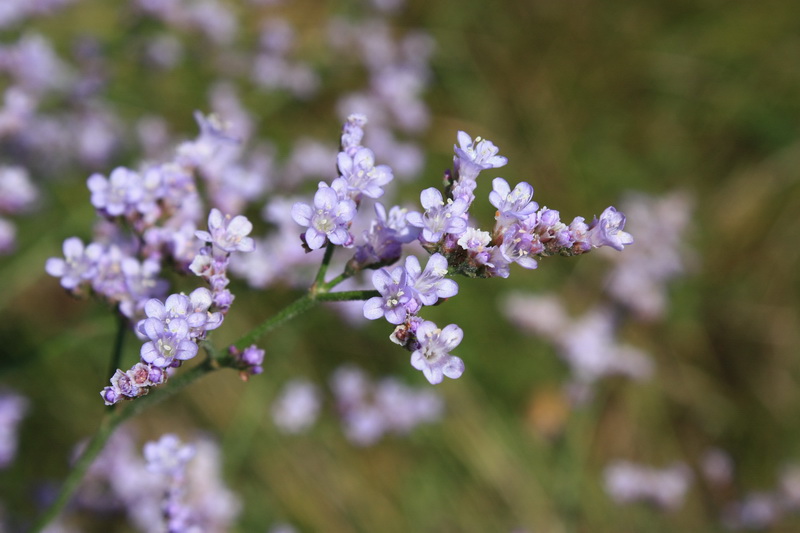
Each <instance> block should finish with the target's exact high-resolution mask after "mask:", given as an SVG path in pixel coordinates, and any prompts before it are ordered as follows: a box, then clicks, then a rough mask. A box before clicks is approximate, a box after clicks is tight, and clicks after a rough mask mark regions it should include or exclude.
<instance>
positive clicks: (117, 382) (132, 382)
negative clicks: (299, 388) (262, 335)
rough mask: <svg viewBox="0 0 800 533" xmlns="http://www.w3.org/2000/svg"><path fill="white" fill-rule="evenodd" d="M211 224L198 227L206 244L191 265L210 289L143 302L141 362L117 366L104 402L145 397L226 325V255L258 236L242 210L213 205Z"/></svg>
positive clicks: (250, 245) (228, 302)
mask: <svg viewBox="0 0 800 533" xmlns="http://www.w3.org/2000/svg"><path fill="white" fill-rule="evenodd" d="M208 228H209V231H197V232H196V235H197V238H199V239H200V240H203V241H205V242H206V243H207V244H206V245H205V246H204V247H203V248H202V249H201V250H200V253H198V255H197V256H196V257H195V260H194V261H193V262H192V264H191V267H190V268H191V270H192V271H193V272H195V274H197V275H198V276H200V277H203V278H204V279H206V280H207V281H208V282H209V284H210V285H211V290H209V289H206V288H198V289H195V290H194V291H193V292H192V293H191V294H190V295H189V296H186V295H184V294H172V295H170V296H169V297H168V298H167V299H166V300H165V301H164V302H163V303H162V302H161V301H160V300H158V299H155V298H152V299H150V300H148V301H147V302H146V303H145V304H144V312H145V315H146V316H147V318H144V319H142V320H140V321H139V322H138V324H137V326H136V332H137V333H138V334H139V335H141V337H142V338H144V339H147V340H146V342H145V343H144V344H143V345H142V348H141V353H140V356H141V361H140V362H139V363H137V364H136V365H134V366H133V367H132V368H131V369H130V370H128V371H127V372H123V371H122V370H117V371H116V373H115V374H114V376H113V377H112V378H111V385H110V386H107V387H105V388H104V389H103V390H102V391H101V393H100V394H101V396H102V397H103V400H104V401H105V403H106V405H111V404H114V403H117V402H118V401H120V400H122V399H125V398H136V397H138V396H142V395H144V394H147V392H148V391H149V390H150V388H151V387H153V386H156V385H160V384H162V383H164V382H165V381H166V380H167V377H168V374H167V370H168V369H171V368H176V367H178V366H180V365H181V364H182V363H183V361H186V360H188V359H192V358H193V357H195V356H196V355H197V351H198V346H197V342H198V341H200V340H203V339H205V337H206V334H207V332H208V331H211V330H214V329H217V328H218V327H219V326H220V325H221V324H222V321H223V318H224V315H225V314H226V313H227V312H228V310H229V309H230V306H231V303H232V302H233V298H234V296H233V294H232V293H231V292H230V290H228V288H227V286H228V284H229V283H230V280H229V279H228V277H227V265H228V258H229V256H230V254H231V252H234V251H241V252H249V251H252V250H253V248H254V241H253V239H252V238H250V237H248V236H247V235H248V234H249V233H250V231H251V229H252V224H250V222H249V221H248V220H247V219H246V218H245V217H243V216H241V215H239V216H237V217H234V218H233V219H231V218H230V217H226V216H223V215H222V213H221V212H220V211H219V210H217V209H212V210H211V213H210V215H209V217H208ZM251 355H252V354H249V355H248V356H249V357H250V356H251ZM261 355H262V359H263V353H262V354H261ZM258 365H260V361H259V362H258ZM256 366H257V365H254V366H253V369H255V368H256ZM258 368H260V367H258Z"/></svg>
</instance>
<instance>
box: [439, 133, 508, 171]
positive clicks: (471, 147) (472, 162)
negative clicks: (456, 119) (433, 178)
mask: <svg viewBox="0 0 800 533" xmlns="http://www.w3.org/2000/svg"><path fill="white" fill-rule="evenodd" d="M457 138H458V144H459V146H454V148H455V152H456V155H455V157H454V158H453V165H454V166H455V170H456V173H457V174H458V177H459V178H460V179H464V180H469V181H472V180H474V179H475V178H477V177H478V174H480V172H481V171H482V170H487V169H490V168H499V167H502V166H504V165H505V164H506V163H508V158H506V157H503V156H501V155H497V152H499V148H497V147H496V146H495V145H494V144H493V143H492V141H489V140H485V139H481V138H480V137H475V140H474V141H473V140H472V137H470V136H469V135H468V134H467V133H466V132H463V131H459V132H458V135H457Z"/></svg>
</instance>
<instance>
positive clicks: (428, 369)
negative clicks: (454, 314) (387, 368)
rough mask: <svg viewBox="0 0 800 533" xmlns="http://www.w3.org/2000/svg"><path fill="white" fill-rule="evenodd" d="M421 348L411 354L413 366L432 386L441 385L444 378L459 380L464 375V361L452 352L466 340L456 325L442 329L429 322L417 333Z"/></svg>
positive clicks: (419, 328) (421, 326)
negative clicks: (451, 353)
mask: <svg viewBox="0 0 800 533" xmlns="http://www.w3.org/2000/svg"><path fill="white" fill-rule="evenodd" d="M416 337H417V341H418V342H419V348H417V349H416V350H415V351H414V353H412V354H411V366H413V367H414V368H416V369H417V370H421V371H422V373H423V374H424V375H425V378H426V379H427V380H428V381H429V382H430V383H431V384H432V385H436V384H437V383H441V382H442V380H443V379H444V376H447V377H448V378H450V379H457V378H459V377H461V374H463V373H464V361H462V360H461V359H460V358H459V357H456V356H455V355H450V352H451V351H452V350H453V349H454V348H455V347H456V346H458V345H459V344H460V343H461V339H463V338H464V332H463V330H462V329H461V328H460V327H458V326H456V325H455V324H450V325H448V326H445V327H444V328H442V329H439V327H438V326H437V325H436V324H434V323H433V322H430V321H428V320H426V321H424V322H423V323H422V324H420V325H419V327H418V328H417V331H416Z"/></svg>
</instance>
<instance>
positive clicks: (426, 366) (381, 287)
mask: <svg viewBox="0 0 800 533" xmlns="http://www.w3.org/2000/svg"><path fill="white" fill-rule="evenodd" d="M197 118H198V122H199V124H200V127H201V134H200V136H199V137H198V139H197V140H195V141H192V142H187V143H184V144H182V145H180V146H179V147H178V149H177V150H176V153H175V157H174V159H173V160H172V161H169V162H167V163H163V164H158V165H150V166H147V167H145V168H143V169H141V170H138V171H137V170H131V169H127V168H117V169H116V170H114V171H113V172H112V173H111V175H110V176H109V177H108V178H106V177H104V176H102V175H99V174H94V175H92V176H91V177H90V178H89V180H88V183H87V184H88V186H89V189H90V191H91V202H92V205H94V207H95V209H96V210H97V212H98V214H99V215H101V216H102V217H103V219H104V221H105V222H104V223H103V224H101V225H99V226H98V231H97V232H96V233H97V234H98V235H99V236H98V238H97V239H96V240H95V242H92V243H90V244H88V245H84V244H83V242H82V241H81V240H80V239H78V238H76V237H73V238H70V239H67V240H66V241H65V242H64V259H60V258H51V259H50V260H48V262H47V265H46V269H47V272H48V273H50V274H51V275H53V276H56V277H59V278H61V284H62V286H63V287H64V288H65V289H67V290H69V291H70V292H72V293H75V294H79V293H83V292H87V291H91V292H93V293H95V294H97V295H99V296H101V297H103V298H105V299H106V300H108V301H109V302H111V303H113V304H115V305H116V307H117V309H118V310H119V312H120V313H121V314H122V315H123V316H124V317H126V318H127V319H128V320H129V321H131V323H132V324H133V325H134V331H135V332H136V334H137V335H138V336H139V338H141V339H142V340H143V341H144V344H143V345H142V347H141V350H140V361H139V362H137V363H136V364H135V365H134V366H133V367H132V368H130V369H129V370H127V371H122V370H119V369H118V370H117V371H116V372H115V374H114V376H113V377H112V378H111V384H110V385H109V386H107V387H105V388H104V389H103V391H102V393H101V394H102V397H103V399H104V401H105V403H106V404H108V405H111V404H114V403H117V402H118V401H120V400H123V399H131V398H136V397H138V396H141V395H143V394H146V393H147V392H148V391H149V390H150V388H152V387H154V386H157V385H161V384H163V383H164V382H165V381H166V380H167V379H168V377H169V374H170V372H172V371H173V370H174V369H175V368H176V367H178V366H180V365H181V364H182V363H183V362H184V361H186V360H189V359H192V358H194V357H195V356H196V355H197V353H198V351H199V343H201V342H202V341H204V340H205V339H206V336H207V335H208V332H210V331H212V330H214V329H217V328H218V327H220V325H221V324H222V322H223V319H224V317H225V315H226V314H227V312H228V311H229V309H230V307H231V304H232V302H233V300H234V295H233V293H231V291H230V290H229V288H228V285H229V283H230V280H229V278H228V265H229V261H230V258H231V254H236V253H247V252H252V251H253V250H254V249H255V241H254V239H253V238H251V237H250V236H249V234H250V233H251V232H252V230H253V224H252V223H251V222H250V221H249V220H248V219H247V218H246V217H245V216H243V215H235V216H234V215H231V214H227V213H223V212H222V211H221V210H220V209H218V208H216V207H213V208H211V209H210V213H209V215H208V218H207V220H208V229H207V230H201V229H199V228H198V221H199V219H200V218H201V213H202V212H203V199H202V198H201V196H200V193H199V192H198V186H197V183H196V178H197V176H200V177H201V178H204V179H205V180H206V185H207V188H208V189H212V190H213V189H219V188H223V189H224V184H220V183H217V182H215V181H213V179H212V177H213V176H214V173H213V172H209V171H208V170H207V169H208V168H209V167H212V168H213V167H214V163H215V158H220V157H223V156H220V154H226V153H229V151H230V149H231V146H236V145H237V144H238V143H239V141H238V139H236V138H235V136H233V135H231V134H230V132H229V130H228V129H227V125H226V124H225V123H223V122H221V121H220V120H218V119H217V118H216V117H213V116H212V117H204V116H202V115H200V114H198V115H197ZM366 122H367V120H366V117H364V116H363V115H357V114H355V115H351V116H350V117H349V118H348V120H347V121H346V122H345V124H344V128H343V132H342V136H341V151H340V152H339V153H338V156H337V159H336V163H337V167H338V177H337V178H336V179H334V180H333V181H331V182H330V183H327V182H320V183H319V184H318V187H317V191H316V192H315V193H314V195H313V201H312V202H311V203H307V202H302V201H299V202H296V203H294V205H293V206H292V207H291V218H292V219H293V220H294V221H295V222H296V223H297V224H298V225H299V226H302V227H303V228H304V229H303V230H302V234H301V235H300V237H301V241H302V245H303V247H305V249H306V251H307V252H313V251H315V250H319V249H322V248H325V249H326V250H327V253H326V254H325V259H323V266H324V267H325V268H327V262H328V261H330V257H331V256H330V253H331V252H332V251H333V249H334V248H335V247H344V248H350V249H354V253H353V256H352V258H351V259H350V260H349V261H348V262H347V264H346V265H345V267H344V272H343V273H342V275H340V276H339V278H337V279H336V280H334V282H330V283H329V284H328V285H327V287H326V290H328V289H330V288H332V287H333V286H334V285H335V284H337V283H338V282H340V281H343V280H344V279H347V278H350V277H352V276H354V275H356V274H357V273H358V272H360V271H363V270H365V269H371V270H374V273H373V275H372V285H373V287H374V289H375V291H369V292H366V293H365V294H366V296H365V297H364V298H363V299H365V300H366V301H365V303H364V305H363V315H364V317H365V318H367V319H370V320H376V319H380V318H385V319H386V321H387V322H389V323H390V324H392V325H394V326H395V330H394V332H393V333H392V335H391V340H392V341H393V342H395V343H397V344H399V345H401V346H403V347H404V348H406V349H407V350H409V351H410V352H412V353H411V365H412V366H413V367H414V368H416V369H417V370H420V371H422V373H423V374H424V376H425V377H426V379H427V380H428V381H429V382H430V383H432V384H436V383H440V382H441V381H442V380H443V379H444V377H445V376H447V377H449V378H453V379H455V378H458V377H459V376H461V374H462V373H463V372H464V362H463V361H462V360H461V359H460V358H459V357H457V356H455V355H452V353H451V352H452V351H453V350H454V349H455V348H456V347H457V346H458V345H459V344H460V342H461V340H462V338H463V336H464V332H463V330H462V329H461V328H460V327H458V326H457V325H455V324H449V325H447V326H445V327H441V328H440V327H439V326H437V325H436V324H435V323H433V322H431V321H429V320H425V319H424V318H422V317H421V316H420V314H419V313H420V311H421V310H422V308H423V307H425V306H430V305H436V304H438V303H440V301H442V300H444V299H447V298H451V297H453V296H456V295H457V293H458V284H457V283H456V282H455V281H454V280H453V279H450V278H451V277H452V276H453V275H455V274H460V275H464V276H467V277H471V278H490V277H502V278H506V277H508V276H509V274H510V266H511V265H512V264H514V263H516V264H518V265H520V266H521V267H523V268H526V269H534V268H536V267H537V266H538V261H539V260H540V259H541V258H543V257H547V256H552V255H563V256H574V255H579V254H583V253H586V252H588V251H590V250H591V249H593V248H598V247H601V246H609V247H612V248H614V249H616V250H622V249H623V248H624V246H626V245H629V244H631V243H632V242H633V239H632V237H631V235H630V234H628V233H626V232H625V231H623V230H624V226H625V216H624V215H623V214H622V213H620V212H618V211H617V210H616V209H615V208H613V207H609V208H607V209H606V210H605V211H604V212H603V213H602V214H601V215H600V217H599V218H595V219H594V220H592V221H591V222H589V223H587V222H586V221H585V219H584V218H583V217H575V218H574V219H573V220H572V221H571V222H570V223H569V224H566V223H564V222H562V221H561V218H560V214H559V212H558V211H556V210H553V209H549V208H547V207H539V205H538V204H537V203H536V202H535V201H533V187H532V186H531V185H530V184H528V183H525V182H521V183H518V184H516V185H515V186H514V187H513V188H512V187H511V185H510V184H509V183H508V182H507V181H506V180H505V179H503V178H500V177H497V178H495V179H494V180H493V181H492V191H491V193H490V194H489V201H490V203H491V204H492V205H493V206H494V207H495V208H496V214H495V224H494V227H493V229H492V230H491V231H484V230H481V229H480V228H478V227H477V226H476V225H475V224H474V222H473V221H472V219H471V218H470V208H471V206H472V205H473V202H474V201H475V199H476V196H475V190H476V187H477V178H478V176H479V174H480V173H481V172H483V171H485V170H490V169H495V168H499V167H502V166H504V165H505V164H506V163H507V159H506V158H505V157H503V156H501V155H499V154H498V152H499V150H498V148H497V147H496V146H495V145H494V144H493V143H492V142H491V141H488V140H485V139H481V138H480V137H478V138H475V139H473V138H472V137H470V136H469V135H468V134H466V133H465V132H463V131H462V132H458V136H457V140H458V144H457V145H455V147H454V148H455V156H454V158H453V170H452V171H449V170H448V171H447V172H446V173H445V187H444V190H443V191H440V190H438V189H436V188H427V189H425V190H423V191H422V192H421V194H420V203H421V206H422V209H421V210H409V209H408V208H405V207H402V206H399V205H394V206H391V207H388V208H387V207H386V206H385V205H384V204H382V203H380V202H377V201H375V200H377V199H378V198H381V197H383V196H384V194H385V192H386V186H387V185H388V184H389V183H390V182H391V181H392V180H393V178H394V175H393V172H392V169H391V168H389V167H388V166H387V165H382V164H376V161H375V155H374V153H373V152H372V151H371V150H370V149H369V148H367V147H365V146H362V144H361V142H362V139H363V137H364V125H365V124H366ZM217 162H218V161H217ZM209 176H212V177H209ZM368 203H369V204H371V205H372V206H373V209H372V210H371V211H372V212H373V213H374V215H373V217H372V219H371V220H369V221H368V225H367V227H368V229H367V230H365V231H364V232H363V234H362V236H361V237H362V238H361V240H360V242H358V243H357V241H356V236H355V235H354V234H353V232H352V229H353V226H354V222H356V219H357V216H358V215H359V213H360V212H364V211H366V210H365V209H362V207H363V206H364V205H366V204H368ZM123 227H124V228H129V229H130V230H132V233H133V235H130V234H129V233H126V232H125V231H124V230H123V229H122V228H123ZM415 242H416V243H419V244H420V245H421V246H422V248H423V249H424V250H425V251H427V252H428V254H429V257H428V259H427V262H425V266H424V267H423V262H421V261H420V260H419V259H418V258H417V257H416V256H414V255H406V257H405V259H404V260H403V261H402V262H400V261H401V259H402V258H403V255H404V254H403V252H404V247H406V246H407V245H410V244H412V243H415ZM398 263H399V264H398ZM167 264H169V265H173V266H174V267H176V268H177V269H178V271H180V272H182V273H186V274H188V273H193V274H195V275H196V276H199V277H201V278H203V280H204V281H205V282H206V283H207V285H208V287H200V288H197V289H195V290H194V291H192V292H191V293H190V294H188V295H186V294H183V293H175V294H167V292H168V291H167V282H166V281H165V280H164V279H162V278H161V277H160V276H161V270H162V267H163V266H164V265H167ZM319 281H322V279H321V278H320V279H318V282H319ZM315 285H316V284H315ZM314 289H315V288H314V287H312V290H314ZM373 295H374V296H373ZM228 353H229V357H228V358H227V359H218V362H220V363H221V364H223V365H225V366H229V367H233V368H236V369H238V370H240V372H241V374H242V376H243V377H245V378H246V377H247V376H248V375H251V374H259V373H261V372H262V371H263V368H262V363H263V359H264V351H263V350H260V349H259V348H257V347H256V346H255V345H253V346H250V347H249V348H247V349H245V350H241V351H240V350H238V349H236V348H235V347H231V348H230V349H229V350H228Z"/></svg>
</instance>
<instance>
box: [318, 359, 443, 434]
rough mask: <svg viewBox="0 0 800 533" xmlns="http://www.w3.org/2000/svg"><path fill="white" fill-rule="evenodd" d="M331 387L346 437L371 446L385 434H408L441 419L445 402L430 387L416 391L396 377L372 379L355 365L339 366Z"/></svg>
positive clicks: (332, 377) (331, 381)
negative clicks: (374, 380)
mask: <svg viewBox="0 0 800 533" xmlns="http://www.w3.org/2000/svg"><path fill="white" fill-rule="evenodd" d="M330 386H331V389H332V390H333V395H334V398H335V399H336V406H337V409H338V411H339V415H340V416H341V418H342V424H343V425H344V431H345V435H346V436H347V438H348V439H349V440H350V441H351V442H353V443H354V444H357V445H359V446H370V445H372V444H374V443H376V442H377V441H378V440H380V439H381V437H383V435H386V434H396V435H405V434H407V433H409V432H411V430H413V429H414V428H415V427H416V426H418V425H420V424H424V423H432V422H435V421H437V420H439V419H440V418H441V416H442V413H443V411H444V401H443V400H442V398H441V397H439V395H437V394H436V393H435V392H433V391H432V390H430V389H424V390H415V389H413V388H411V387H409V386H407V385H405V384H403V383H401V382H400V381H398V380H397V379H395V378H384V379H381V380H379V381H376V382H373V381H371V380H370V379H369V377H368V376H367V375H366V374H365V373H364V371H363V370H361V369H359V368H357V367H354V366H343V367H340V368H338V369H337V370H336V371H335V372H334V373H333V375H332V376H331V379H330Z"/></svg>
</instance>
